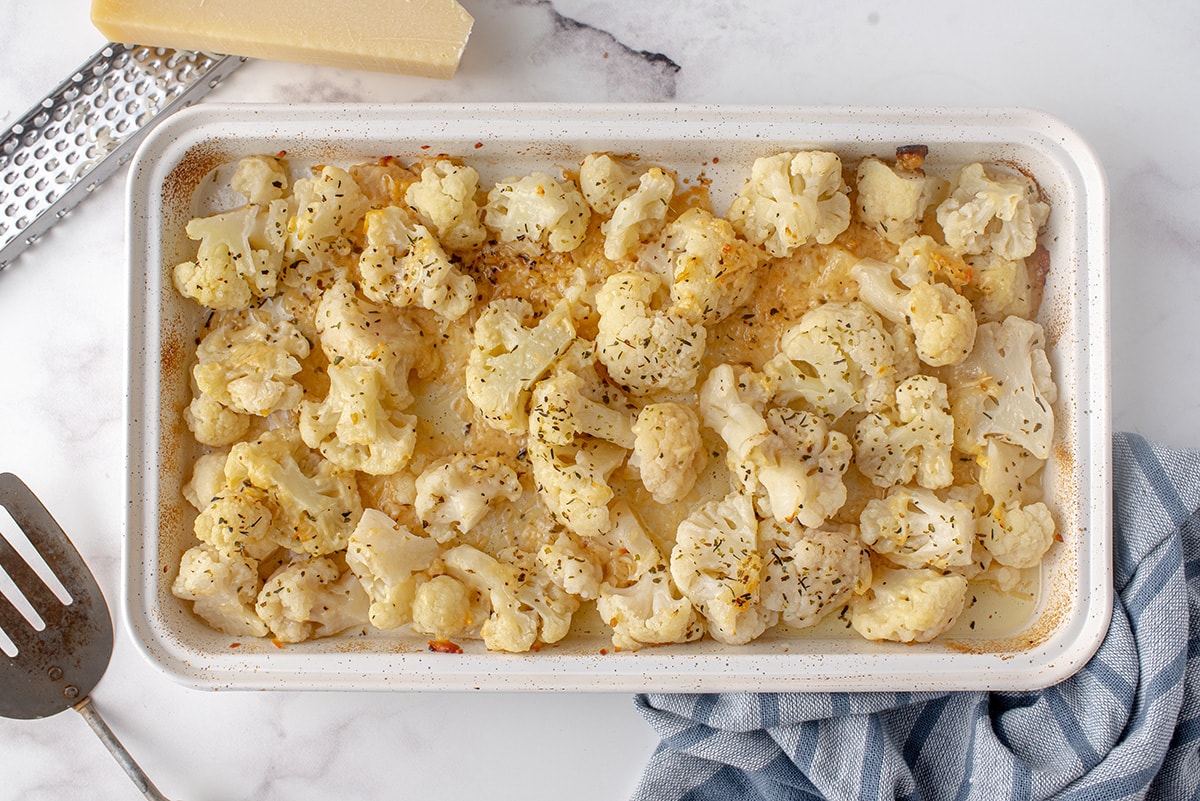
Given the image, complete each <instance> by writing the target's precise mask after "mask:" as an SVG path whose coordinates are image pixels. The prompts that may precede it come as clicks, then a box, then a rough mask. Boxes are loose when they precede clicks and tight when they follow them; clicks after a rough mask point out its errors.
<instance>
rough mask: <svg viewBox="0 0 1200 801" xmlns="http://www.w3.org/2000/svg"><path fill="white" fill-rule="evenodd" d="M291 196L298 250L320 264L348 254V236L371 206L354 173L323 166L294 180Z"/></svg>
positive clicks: (351, 243)
mask: <svg viewBox="0 0 1200 801" xmlns="http://www.w3.org/2000/svg"><path fill="white" fill-rule="evenodd" d="M292 195H293V196H294V197H295V199H296V216H295V217H294V218H293V225H292V228H293V231H292V234H293V236H294V237H295V240H296V247H297V249H298V250H299V251H300V252H301V253H303V254H304V255H305V256H307V257H308V258H309V259H310V260H312V261H317V262H320V263H325V262H327V261H329V260H331V259H336V257H341V256H347V255H349V254H350V252H351V250H352V248H353V242H352V241H351V236H352V235H353V234H354V232H355V229H357V228H358V225H359V223H360V222H362V218H363V215H365V214H366V213H367V209H369V208H370V207H371V204H370V201H369V200H368V199H367V197H366V195H364V194H363V192H362V190H361V189H360V188H359V186H358V184H357V183H355V181H354V178H353V176H351V175H350V173H348V172H346V171H345V170H343V169H342V168H341V167H333V166H325V167H322V168H321V172H320V173H319V174H317V175H316V176H314V177H312V178H301V179H300V180H298V181H296V183H294V184H293V185H292Z"/></svg>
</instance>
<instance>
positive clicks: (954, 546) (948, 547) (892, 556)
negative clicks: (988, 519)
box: [859, 487, 975, 570]
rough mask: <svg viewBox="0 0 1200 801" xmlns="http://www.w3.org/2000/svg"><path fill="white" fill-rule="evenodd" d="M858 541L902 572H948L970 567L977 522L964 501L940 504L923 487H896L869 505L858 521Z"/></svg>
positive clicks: (940, 501)
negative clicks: (903, 570) (899, 568)
mask: <svg viewBox="0 0 1200 801" xmlns="http://www.w3.org/2000/svg"><path fill="white" fill-rule="evenodd" d="M859 526H860V528H861V533H862V541H863V542H864V543H866V545H867V547H869V548H870V549H871V550H872V551H874V552H875V553H877V554H880V555H881V556H884V557H887V559H888V560H889V561H891V562H893V563H895V564H897V565H900V566H901V567H909V568H913V569H917V568H924V567H931V568H934V569H937V570H946V569H948V568H954V567H966V566H967V565H970V564H971V548H972V546H973V545H974V544H975V516H974V515H973V514H972V512H971V509H970V508H968V507H967V506H966V505H965V504H964V503H963V502H962V501H957V500H942V499H941V498H939V497H938V496H937V495H935V494H934V493H933V492H932V491H930V490H927V489H923V488H921V487H896V488H894V489H892V490H891V491H890V492H888V494H887V497H886V498H882V499H874V500H871V501H868V502H867V505H866V506H865V507H864V508H863V511H862V515H861V516H860V518H859Z"/></svg>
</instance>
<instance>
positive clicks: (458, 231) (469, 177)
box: [404, 159, 487, 250]
mask: <svg viewBox="0 0 1200 801" xmlns="http://www.w3.org/2000/svg"><path fill="white" fill-rule="evenodd" d="M478 191H479V173H478V172H477V171H476V170H475V168H474V167H467V166H464V165H461V164H455V163H454V162H452V161H449V160H447V159H438V160H437V161H435V162H434V163H432V164H426V165H425V166H424V167H422V168H421V180H420V181H417V182H416V183H414V184H412V185H410V186H409V187H408V190H407V191H406V192H405V194H404V199H405V201H407V202H408V205H410V206H412V207H413V208H414V209H416V211H417V214H419V215H420V216H421V219H422V220H423V221H424V222H425V223H426V224H427V225H429V226H431V227H432V228H433V230H434V231H435V232H436V233H437V238H438V239H439V240H440V241H441V243H442V244H443V245H445V246H446V247H447V248H449V249H450V250H470V249H471V248H474V247H478V246H479V245H482V244H483V241H484V240H485V239H487V231H486V230H485V229H484V227H483V221H482V220H481V219H480V216H481V210H480V208H479V204H478V203H476V202H475V194H476V193H477V192H478Z"/></svg>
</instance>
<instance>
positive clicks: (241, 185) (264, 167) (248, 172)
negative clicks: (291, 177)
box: [229, 156, 288, 205]
mask: <svg viewBox="0 0 1200 801" xmlns="http://www.w3.org/2000/svg"><path fill="white" fill-rule="evenodd" d="M229 187H230V188H231V189H233V191H235V192H238V193H240V194H242V195H245V196H246V199H247V200H248V201H250V202H251V203H254V204H258V205H266V204H268V203H270V202H271V201H272V200H282V199H283V198H284V196H285V195H286V194H287V188H288V174H287V168H286V167H284V165H283V163H282V162H280V161H279V159H276V158H271V157H270V156H247V157H246V158H243V159H239V160H238V163H237V167H236V168H235V169H234V171H233V177H231V178H230V179H229Z"/></svg>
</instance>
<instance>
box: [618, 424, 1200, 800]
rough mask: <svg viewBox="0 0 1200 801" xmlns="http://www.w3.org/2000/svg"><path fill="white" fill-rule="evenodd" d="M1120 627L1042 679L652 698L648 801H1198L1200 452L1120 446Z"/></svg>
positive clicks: (645, 782)
mask: <svg viewBox="0 0 1200 801" xmlns="http://www.w3.org/2000/svg"><path fill="white" fill-rule="evenodd" d="M1113 460H1114V465H1113V466H1114V492H1113V503H1114V506H1113V525H1114V541H1115V542H1114V568H1115V570H1114V574H1115V575H1114V580H1115V589H1116V600H1115V604H1114V609H1113V618H1112V624H1111V626H1110V628H1109V632H1108V635H1107V636H1106V637H1105V640H1104V642H1103V643H1102V644H1101V646H1100V649H1099V650H1098V651H1097V653H1096V655H1095V656H1094V657H1093V658H1092V659H1091V661H1090V662H1088V664H1087V665H1086V666H1084V667H1083V669H1082V670H1080V671H1079V672H1078V673H1077V674H1075V675H1074V676H1072V677H1071V678H1069V679H1067V680H1065V681H1063V682H1061V683H1060V684H1057V685H1055V686H1053V687H1050V688H1048V689H1045V690H1039V691H1035V692H993V693H984V692H966V693H948V694H947V693H782V694H753V693H731V694H724V695H640V696H638V698H637V703H638V705H639V706H640V708H641V710H642V712H643V714H644V715H645V716H646V718H647V719H648V720H649V721H650V723H651V725H653V726H654V728H655V729H656V730H657V731H658V733H659V735H660V736H661V737H662V742H661V743H660V745H659V747H658V749H657V750H656V751H655V752H654V755H653V756H652V757H651V759H650V762H649V763H648V765H647V766H646V768H645V771H644V774H643V776H642V779H641V783H640V784H639V786H638V788H637V790H636V793H635V798H636V799H637V800H638V801H684V800H685V799H686V800H687V801H733V800H735V799H736V800H738V801H740V800H741V799H768V800H769V801H776V800H777V799H778V800H780V801H782V799H789V801H792V800H794V799H831V801H841V799H855V800H856V801H862V799H923V801H928V800H929V799H989V800H991V799H1050V798H1053V799H1081V800H1082V799H1088V801H1091V799H1098V800H1099V799H1102V800H1103V801H1109V799H1134V798H1152V799H1170V800H1171V801H1175V799H1191V800H1192V801H1200V511H1198V509H1200V452H1197V451H1172V450H1168V449H1165V448H1162V447H1158V446H1156V445H1153V444H1151V443H1149V442H1147V441H1146V440H1145V439H1143V438H1141V437H1138V436H1136V435H1130V434H1119V435H1117V436H1116V437H1115V438H1114V441H1113Z"/></svg>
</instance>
